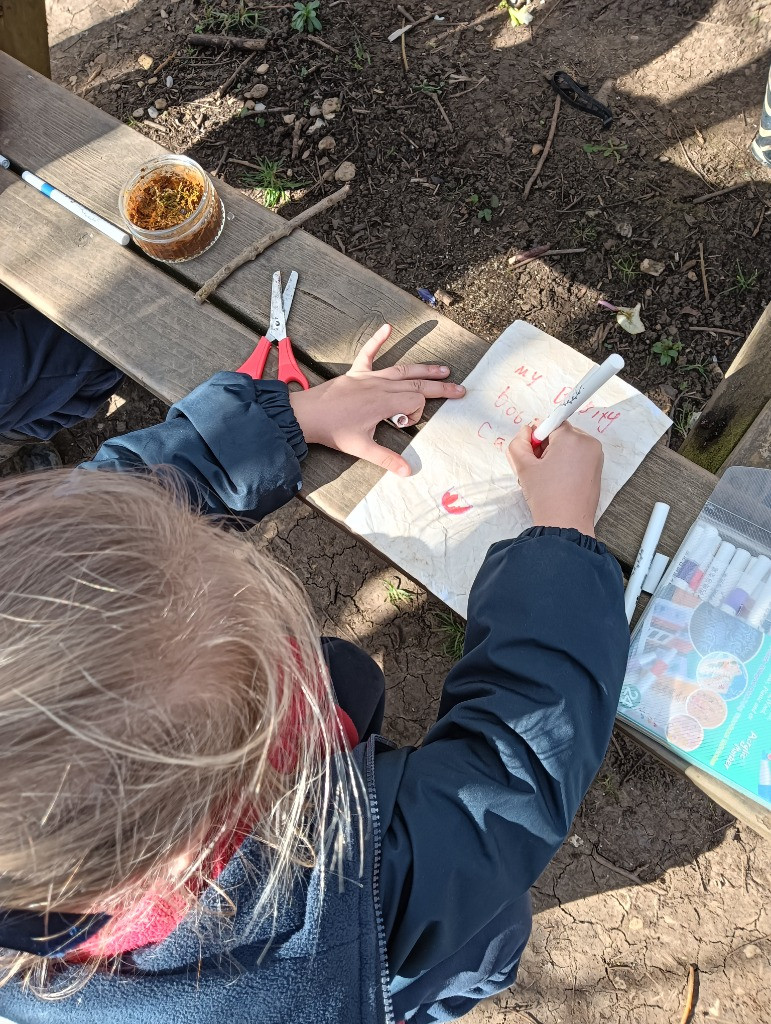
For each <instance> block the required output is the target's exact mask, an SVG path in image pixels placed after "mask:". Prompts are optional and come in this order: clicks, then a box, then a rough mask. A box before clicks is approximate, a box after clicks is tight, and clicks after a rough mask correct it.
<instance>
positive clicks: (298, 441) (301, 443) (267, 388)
mask: <svg viewBox="0 0 771 1024" xmlns="http://www.w3.org/2000/svg"><path fill="white" fill-rule="evenodd" d="M254 397H255V398H256V399H257V403H258V404H259V406H260V408H261V409H262V410H263V411H264V412H265V414H266V415H267V416H270V418H271V419H272V420H273V422H274V423H275V424H276V426H277V427H278V428H279V429H280V430H281V433H282V434H283V435H284V437H285V438H286V441H287V444H289V445H290V446H291V448H292V451H293V452H294V453H295V456H296V457H297V459H298V461H300V462H302V460H303V459H304V458H305V456H306V455H307V454H308V445H307V444H306V443H305V438H304V437H303V432H302V430H301V429H300V424H299V423H298V422H297V419H296V418H295V414H294V412H293V411H292V406H291V404H290V402H289V388H288V387H287V386H286V384H284V382H283V381H280V380H256V381H254Z"/></svg>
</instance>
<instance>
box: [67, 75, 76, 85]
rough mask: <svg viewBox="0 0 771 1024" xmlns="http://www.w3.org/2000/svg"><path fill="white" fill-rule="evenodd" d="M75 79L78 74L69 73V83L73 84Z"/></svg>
mask: <svg viewBox="0 0 771 1024" xmlns="http://www.w3.org/2000/svg"><path fill="white" fill-rule="evenodd" d="M77 80H78V76H77V75H70V79H69V81H70V85H74V84H75V83H76V82H77Z"/></svg>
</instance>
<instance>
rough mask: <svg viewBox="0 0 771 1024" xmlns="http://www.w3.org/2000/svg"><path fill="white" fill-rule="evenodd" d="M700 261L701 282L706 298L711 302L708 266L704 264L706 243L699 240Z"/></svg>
mask: <svg viewBox="0 0 771 1024" xmlns="http://www.w3.org/2000/svg"><path fill="white" fill-rule="evenodd" d="M699 262H700V263H701V283H702V284H703V285H704V299H705V300H706V301H707V302H709V287H708V285H707V268H706V266H705V265H704V243H703V242H699Z"/></svg>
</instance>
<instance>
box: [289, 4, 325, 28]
mask: <svg viewBox="0 0 771 1024" xmlns="http://www.w3.org/2000/svg"><path fill="white" fill-rule="evenodd" d="M320 6H321V0H308V3H307V4H304V3H301V2H300V0H295V2H294V4H293V7H294V14H293V15H292V28H293V29H294V30H295V32H307V33H308V34H309V35H310V34H312V33H313V32H321V22H320V21H319V19H318V10H319V7H320Z"/></svg>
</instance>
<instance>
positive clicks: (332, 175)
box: [321, 167, 337, 181]
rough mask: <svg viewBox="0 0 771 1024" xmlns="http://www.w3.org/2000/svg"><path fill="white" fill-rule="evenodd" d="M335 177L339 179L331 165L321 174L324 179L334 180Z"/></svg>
mask: <svg viewBox="0 0 771 1024" xmlns="http://www.w3.org/2000/svg"><path fill="white" fill-rule="evenodd" d="M333 178H334V179H335V181H337V175H336V174H335V172H334V171H333V170H332V168H331V167H330V168H329V170H328V171H324V173H323V174H322V175H321V180H322V181H332V179H333Z"/></svg>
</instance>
